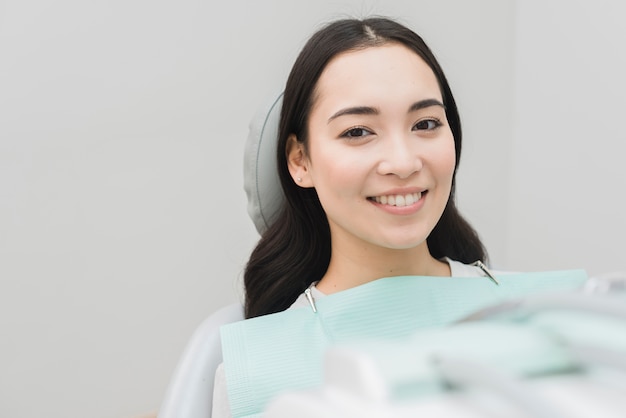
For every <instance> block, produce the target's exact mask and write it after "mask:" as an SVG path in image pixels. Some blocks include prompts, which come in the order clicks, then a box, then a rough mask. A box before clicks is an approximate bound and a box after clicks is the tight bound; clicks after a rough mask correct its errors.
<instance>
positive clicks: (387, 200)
mask: <svg viewBox="0 0 626 418" xmlns="http://www.w3.org/2000/svg"><path fill="white" fill-rule="evenodd" d="M423 193H426V191H424V192H416V193H408V194H394V195H386V196H374V197H369V198H368V199H369V200H373V201H375V202H376V203H380V204H381V205H388V206H397V207H404V206H410V205H412V204H414V203H415V202H417V201H419V200H420V199H421V198H422V194H423Z"/></svg>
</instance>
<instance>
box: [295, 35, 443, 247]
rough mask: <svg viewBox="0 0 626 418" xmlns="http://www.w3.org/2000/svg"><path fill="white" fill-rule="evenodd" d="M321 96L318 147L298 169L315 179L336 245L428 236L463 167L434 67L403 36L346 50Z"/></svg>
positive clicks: (314, 115) (313, 132)
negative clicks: (457, 163)
mask: <svg viewBox="0 0 626 418" xmlns="http://www.w3.org/2000/svg"><path fill="white" fill-rule="evenodd" d="M313 100H314V102H313V106H312V109H311V113H310V117H309V124H308V134H309V143H308V149H307V150H306V152H304V150H302V155H303V156H304V157H303V158H302V160H301V164H302V167H301V168H302V170H301V171H298V170H297V169H296V170H295V171H294V170H292V174H293V176H294V178H298V177H300V178H301V180H299V181H298V183H299V184H300V185H302V186H304V187H315V189H316V191H317V194H318V196H319V199H320V202H321V204H322V207H323V208H324V211H325V212H326V215H327V217H328V223H329V225H330V231H331V239H332V245H333V250H337V249H340V248H341V246H343V245H353V244H356V245H359V246H361V247H362V248H363V247H364V246H365V247H371V246H377V247H384V248H389V249H410V248H414V247H418V246H420V245H426V244H425V240H426V238H427V237H428V235H429V234H430V232H431V231H432V230H433V228H434V227H435V225H436V223H437V222H438V220H439V218H440V216H441V214H442V212H443V210H444V208H445V206H446V203H447V201H448V197H449V195H450V189H451V183H452V176H453V172H454V167H455V150H454V138H453V136H452V132H451V130H450V127H449V126H448V122H447V119H446V114H445V109H444V108H443V104H442V103H443V100H442V96H441V92H440V90H439V85H438V83H437V79H436V77H435V75H434V73H433V71H432V70H431V69H430V68H429V67H428V65H426V63H425V62H424V61H423V60H422V58H420V57H419V56H418V55H417V54H416V53H414V52H413V51H411V50H409V49H408V48H406V47H405V46H402V45H400V44H396V43H389V44H385V45H383V46H377V47H369V48H366V49H362V50H357V51H351V52H346V53H343V54H340V55H338V56H337V57H335V58H334V59H333V60H331V61H330V62H329V64H328V65H327V67H326V68H325V69H324V72H323V73H322V75H321V77H320V79H319V81H318V83H317V86H316V90H315V93H314V96H313ZM296 172H297V173H296ZM298 173H299V174H298Z"/></svg>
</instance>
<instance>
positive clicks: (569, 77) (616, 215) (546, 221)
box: [507, 0, 626, 274]
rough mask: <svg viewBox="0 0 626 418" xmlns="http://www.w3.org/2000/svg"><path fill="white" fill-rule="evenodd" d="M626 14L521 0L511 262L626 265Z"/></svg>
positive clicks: (609, 2)
mask: <svg viewBox="0 0 626 418" xmlns="http://www.w3.org/2000/svg"><path fill="white" fill-rule="evenodd" d="M625 13H626V4H624V3H623V2H620V1H618V0H602V1H593V2H592V1H581V0H578V1H569V0H550V1H540V0H530V1H529V0H524V1H519V2H517V7H516V26H517V32H516V39H517V41H516V48H515V49H516V63H517V64H516V67H515V69H516V90H515V97H516V109H515V118H514V137H513V138H514V141H513V147H512V152H513V154H512V155H511V162H512V167H511V168H512V170H511V172H510V176H511V186H510V208H511V212H510V219H509V237H508V242H507V252H508V256H507V264H508V266H509V267H510V268H515V269H522V270H529V269H558V268H572V267H580V268H585V269H587V270H588V272H589V273H590V274H601V273H606V272H610V271H616V270H622V271H625V270H626V262H625V261H624V259H625V257H624V253H625V252H624V250H625V249H626V245H625V244H624V237H625V236H626V218H625V217H624V208H626V195H625V194H624V193H623V190H624V189H625V187H626V174H624V155H625V154H626V133H625V131H624V127H623V124H624V114H625V112H626V105H625V98H626V81H625V80H626V79H625V77H624V74H626V52H625V49H624V40H626V26H625V25H624V22H623V17H624V15H625Z"/></svg>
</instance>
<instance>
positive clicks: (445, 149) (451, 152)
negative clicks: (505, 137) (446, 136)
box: [435, 139, 456, 183]
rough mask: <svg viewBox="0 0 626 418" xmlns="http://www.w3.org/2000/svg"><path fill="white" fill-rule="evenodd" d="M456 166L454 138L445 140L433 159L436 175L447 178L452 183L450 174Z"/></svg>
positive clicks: (451, 174)
mask: <svg viewBox="0 0 626 418" xmlns="http://www.w3.org/2000/svg"><path fill="white" fill-rule="evenodd" d="M455 167H456V150H455V149H454V139H450V140H449V141H446V143H445V146H442V148H441V150H440V152H439V153H438V155H437V160H436V161H435V169H436V172H437V175H438V176H440V177H442V179H443V178H445V179H447V180H448V181H449V182H450V183H452V176H453V174H454V168H455Z"/></svg>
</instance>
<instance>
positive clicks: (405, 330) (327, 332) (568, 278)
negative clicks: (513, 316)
mask: <svg viewBox="0 0 626 418" xmlns="http://www.w3.org/2000/svg"><path fill="white" fill-rule="evenodd" d="M586 279H587V275H586V273H585V272H584V271H582V270H572V271H555V272H540V273H524V274H509V275H500V276H498V280H499V282H500V285H499V286H498V285H495V284H494V283H493V282H492V281H491V280H490V279H489V278H487V277H472V278H459V277H421V276H402V277H392V278H383V279H379V280H376V281H373V282H371V283H368V284H365V285H362V286H358V287H355V288H352V289H349V290H345V291H342V292H339V293H336V294H332V295H329V296H326V297H324V298H321V299H319V300H317V301H315V306H316V310H317V312H314V311H313V309H312V307H304V308H297V309H290V310H287V311H284V312H280V313H276V314H272V315H266V316H261V317H257V318H252V319H248V320H245V321H241V322H237V323H234V324H229V325H226V326H224V327H222V329H221V336H222V352H223V358H224V371H225V374H226V382H227V389H228V397H229V402H230V407H231V412H232V416H233V417H234V418H240V417H256V416H260V414H261V412H262V411H263V409H264V408H265V407H266V405H267V403H268V402H269V401H270V400H271V399H272V398H273V397H274V396H276V395H277V394H278V393H280V392H283V391H285V390H297V389H309V388H313V387H316V386H319V385H321V384H322V381H323V376H322V370H323V357H324V352H325V351H326V350H327V349H328V347H330V346H331V345H334V344H341V343H351V344H354V343H355V342H356V343H358V341H359V340H371V339H379V340H384V339H389V338H401V337H408V336H410V335H411V334H413V333H414V332H416V331H418V330H420V329H425V328H434V327H440V326H442V325H447V324H450V323H453V322H455V321H457V320H459V319H461V318H463V317H465V316H467V315H469V314H471V313H472V312H474V311H476V310H478V309H481V308H484V307H486V306H489V305H493V304H496V303H499V302H502V301H505V300H508V299H514V298H520V297H524V296H527V295H530V294H534V293H539V292H552V291H566V290H573V289H576V288H579V287H580V286H581V285H582V284H583V282H584V281H585V280H586ZM494 337H495V338H498V335H494ZM492 343H494V341H490V342H489V344H492Z"/></svg>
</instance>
